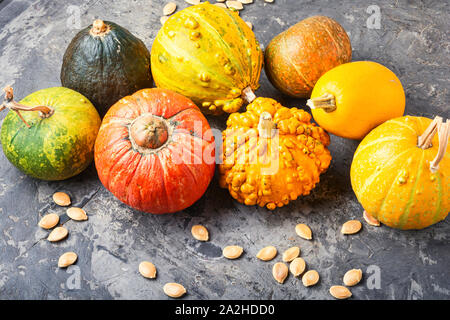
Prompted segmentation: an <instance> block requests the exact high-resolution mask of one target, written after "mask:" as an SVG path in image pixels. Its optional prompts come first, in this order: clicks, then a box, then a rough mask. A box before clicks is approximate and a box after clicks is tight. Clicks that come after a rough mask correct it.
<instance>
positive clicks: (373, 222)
mask: <svg viewBox="0 0 450 320" xmlns="http://www.w3.org/2000/svg"><path fill="white" fill-rule="evenodd" d="M363 217H364V220H366V222H367V223H368V224H369V225H371V226H374V227H379V226H380V221H378V220H377V219H375V218H374V217H372V216H371V215H370V214H368V213H367V211H366V210H364V212H363Z"/></svg>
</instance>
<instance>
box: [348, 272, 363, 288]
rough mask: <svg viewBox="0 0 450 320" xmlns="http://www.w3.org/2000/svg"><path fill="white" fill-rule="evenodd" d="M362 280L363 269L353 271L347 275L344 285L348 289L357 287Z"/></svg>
mask: <svg viewBox="0 0 450 320" xmlns="http://www.w3.org/2000/svg"><path fill="white" fill-rule="evenodd" d="M361 278H362V270H361V269H352V270H349V271H347V272H346V273H345V275H344V284H345V285H346V286H348V287H351V286H355V285H357V284H358V283H359V282H360V281H361Z"/></svg>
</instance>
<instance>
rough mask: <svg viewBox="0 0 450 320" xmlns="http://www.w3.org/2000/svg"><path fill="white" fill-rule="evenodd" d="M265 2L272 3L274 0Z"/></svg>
mask: <svg viewBox="0 0 450 320" xmlns="http://www.w3.org/2000/svg"><path fill="white" fill-rule="evenodd" d="M264 1H265V2H268V3H272V2H274V0H264Z"/></svg>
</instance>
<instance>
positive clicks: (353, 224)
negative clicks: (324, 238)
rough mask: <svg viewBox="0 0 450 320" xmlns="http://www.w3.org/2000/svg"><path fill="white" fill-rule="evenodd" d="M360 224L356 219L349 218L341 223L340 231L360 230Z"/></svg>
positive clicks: (352, 232) (349, 232)
mask: <svg viewBox="0 0 450 320" xmlns="http://www.w3.org/2000/svg"><path fill="white" fill-rule="evenodd" d="M361 228H362V225H361V222H359V221H358V220H350V221H347V222H346V223H344V224H343V225H342V228H341V233H343V234H355V233H358V232H359V230H361Z"/></svg>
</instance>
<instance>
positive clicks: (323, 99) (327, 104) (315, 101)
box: [306, 93, 337, 112]
mask: <svg viewBox="0 0 450 320" xmlns="http://www.w3.org/2000/svg"><path fill="white" fill-rule="evenodd" d="M306 105H307V106H308V107H310V108H311V109H322V110H324V111H325V112H333V111H334V110H336V109H337V106H336V99H335V98H334V95H332V94H331V93H325V94H324V95H323V96H320V97H317V98H312V99H308V101H307V102H306Z"/></svg>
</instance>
